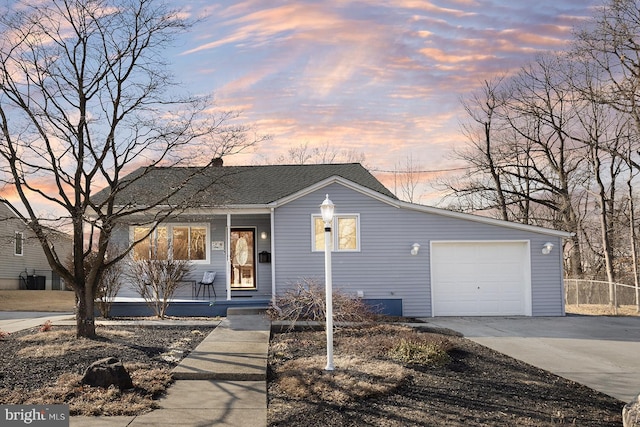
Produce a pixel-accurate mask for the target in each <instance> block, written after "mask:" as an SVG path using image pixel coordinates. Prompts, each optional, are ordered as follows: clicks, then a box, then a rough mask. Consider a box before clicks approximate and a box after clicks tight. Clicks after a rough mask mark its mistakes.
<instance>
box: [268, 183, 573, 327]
mask: <svg viewBox="0 0 640 427" xmlns="http://www.w3.org/2000/svg"><path fill="white" fill-rule="evenodd" d="M325 194H328V195H329V198H330V199H331V200H332V201H333V203H334V204H335V205H336V214H340V213H343V214H359V215H360V239H361V241H360V252H355V253H352V252H333V253H332V267H333V268H332V278H333V284H334V288H336V289H341V290H343V291H345V292H348V293H353V294H355V293H356V292H357V291H360V290H361V291H364V297H365V298H367V299H369V298H370V299H388V298H401V299H402V301H403V302H402V304H403V314H404V315H405V316H420V317H424V316H431V289H430V277H431V271H430V261H429V259H430V253H429V247H430V245H429V243H430V241H432V240H437V241H482V240H494V241H500V240H502V241H509V240H518V241H529V242H530V257H531V259H530V263H531V289H532V295H531V300H532V315H534V316H554V315H555V316H558V315H563V314H564V307H563V288H562V286H563V285H562V260H561V258H560V256H561V252H562V250H561V248H562V242H561V241H560V239H559V238H558V237H552V236H548V235H544V234H539V233H534V232H529V231H522V230H517V229H512V228H506V227H501V226H497V225H491V224H483V223H479V222H475V221H470V220H465V219H459V218H452V217H447V216H443V215H437V214H431V213H425V212H422V211H418V210H410V209H400V208H396V207H394V206H391V205H389V204H387V203H384V202H382V201H379V200H376V199H374V198H371V197H370V196H368V195H365V194H362V193H359V192H357V191H354V190H351V189H349V188H347V187H344V186H342V185H340V184H332V185H329V186H327V187H325V188H324V189H322V190H319V191H316V192H314V193H311V194H308V195H306V196H304V197H301V198H299V199H297V200H294V201H292V202H290V203H288V204H286V205H284V206H282V207H279V208H278V209H277V210H276V215H275V234H276V254H277V261H276V286H277V293H282V292H283V290H284V289H285V288H286V287H287V286H288V284H290V283H292V282H295V281H296V280H299V279H300V278H301V277H307V278H316V279H317V280H318V281H319V283H324V253H323V252H312V248H311V239H312V229H311V227H312V221H311V215H312V214H317V213H319V205H320V204H321V203H322V201H323V200H324V197H325ZM548 241H550V242H552V243H553V244H554V245H555V248H554V250H553V251H552V253H551V254H550V255H542V253H541V248H542V246H543V244H544V243H545V242H548ZM413 243H419V244H420V245H421V247H420V251H419V254H418V255H417V256H412V255H410V250H411V245H412V244H413Z"/></svg>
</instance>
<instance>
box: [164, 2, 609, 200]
mask: <svg viewBox="0 0 640 427" xmlns="http://www.w3.org/2000/svg"><path fill="white" fill-rule="evenodd" d="M600 4H601V2H599V1H592V0H537V1H535V2H534V1H528V0H527V1H524V0H437V1H429V0H388V1H371V0H364V1H357V2H353V1H343V0H329V1H321V2H319V1H295V2H291V1H263V0H251V1H244V2H226V1H223V2H215V4H213V5H212V4H211V3H210V2H208V1H197V0H192V1H188V2H186V3H184V7H185V8H186V10H187V11H188V12H189V13H191V14H192V15H193V16H206V18H205V19H204V20H203V21H202V22H201V23H199V24H198V25H197V26H196V27H195V28H194V30H193V31H192V32H191V33H189V34H188V35H187V36H186V37H185V38H183V39H181V40H180V44H179V46H178V48H179V49H178V50H177V51H176V55H175V57H174V58H173V59H172V62H173V63H174V65H175V70H176V75H177V76H178V77H179V78H180V80H182V81H183V82H184V83H185V85H186V87H187V88H188V89H189V90H190V91H193V92H195V93H203V92H206V93H209V92H213V93H214V94H215V98H216V100H217V104H218V105H219V106H220V107H222V108H232V109H238V110H241V111H242V112H243V118H244V119H245V120H246V121H247V122H248V123H252V124H253V125H254V126H255V127H256V129H257V130H258V131H259V132H261V133H264V134H269V135H271V136H272V139H271V140H270V141H267V142H265V143H263V144H261V145H260V146H259V147H257V149H256V150H255V151H252V152H251V153H247V154H245V155H238V156H234V157H230V158H228V159H225V164H234V165H236V164H253V163H261V162H264V159H265V158H266V159H274V158H276V157H277V156H278V155H281V154H284V153H286V151H287V149H289V148H291V147H297V146H301V145H303V144H308V146H309V147H315V146H325V145H328V146H329V147H331V148H332V149H335V150H352V151H356V152H362V153H364V154H365V162H364V163H365V165H366V166H367V167H369V168H370V169H371V170H372V171H374V173H375V171H390V170H394V169H396V168H400V169H402V167H401V165H402V164H405V163H406V162H407V159H408V158H409V157H411V158H412V161H413V163H414V165H417V166H418V167H419V168H420V169H422V170H426V171H432V170H433V171H437V170H442V169H449V168H456V167H459V166H460V164H456V163H455V162H454V161H452V160H451V159H450V158H449V157H448V156H449V153H450V150H451V148H452V147H454V146H459V145H460V144H461V143H463V142H464V136H463V135H462V134H461V132H460V122H461V120H463V119H465V114H464V112H463V111H462V108H461V104H460V99H461V97H464V96H465V95H466V94H468V93H470V92H472V91H474V90H475V89H476V88H478V87H479V85H480V84H481V82H482V80H483V79H490V78H491V77H493V76H496V75H498V74H500V73H507V74H508V73H512V72H514V71H516V70H517V69H518V68H519V67H521V66H523V65H525V64H526V63H527V62H528V61H530V60H532V59H534V58H535V55H536V53H539V52H543V51H548V50H558V49H562V48H563V47H565V46H566V44H567V42H568V41H569V40H570V39H571V37H572V30H573V28H574V27H575V26H576V25H580V24H581V23H583V22H584V21H585V20H586V19H588V18H589V17H591V16H592V15H593V12H594V10H593V8H594V7H596V6H599V5H600ZM377 175H381V174H380V173H377ZM387 178H388V177H387ZM387 178H384V177H383V178H382V179H383V180H385V181H386V183H387V186H389V188H390V189H391V190H392V191H393V190H394V188H393V184H390V183H389V180H388V179H387ZM425 179H428V177H427V176H425ZM424 191H425V192H428V190H426V189H425V190H424ZM425 198H428V195H426V194H424V195H422V199H425Z"/></svg>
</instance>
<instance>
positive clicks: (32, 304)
mask: <svg viewBox="0 0 640 427" xmlns="http://www.w3.org/2000/svg"><path fill="white" fill-rule="evenodd" d="M74 307H75V294H74V293H73V292H72V291H31V290H0V311H53V312H72V311H73V309H74Z"/></svg>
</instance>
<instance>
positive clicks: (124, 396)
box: [0, 325, 213, 415]
mask: <svg viewBox="0 0 640 427" xmlns="http://www.w3.org/2000/svg"><path fill="white" fill-rule="evenodd" d="M212 330H213V327H196V326H132V325H114V326H97V328H96V332H97V334H98V335H99V337H98V338H97V339H95V340H88V339H76V338H75V327H70V326H55V325H54V326H53V327H52V328H51V330H49V331H39V330H38V328H33V329H30V330H24V331H20V332H16V333H13V334H11V335H8V336H5V337H4V338H3V339H0V404H64V403H66V404H70V407H71V409H70V412H71V415H131V414H135V413H142V412H146V411H148V410H150V409H152V408H153V407H154V404H153V400H154V399H156V398H157V397H159V396H160V395H161V394H162V393H163V391H164V390H165V389H166V387H167V386H168V385H169V384H170V383H171V374H170V371H171V369H172V368H173V367H175V366H176V365H177V364H178V363H179V361H180V360H181V359H182V358H184V357H185V356H186V355H188V354H189V353H190V352H191V351H192V350H193V349H194V348H195V347H196V346H197V345H198V344H199V343H200V342H201V341H202V340H203V339H204V338H205V337H206V336H207V335H208V334H209V333H210V332H211V331H212ZM105 357H116V358H117V359H119V360H120V361H122V363H123V364H125V367H127V366H132V367H135V369H136V370H135V371H133V373H132V377H133V378H134V385H135V388H134V389H131V390H127V391H126V392H122V393H120V392H117V393H116V392H114V391H112V390H105V389H102V390H104V391H100V388H99V387H89V386H82V385H80V384H78V380H79V378H80V377H81V375H82V374H83V373H84V371H85V369H86V368H87V367H88V366H89V365H90V364H91V363H93V362H95V361H96V360H99V359H103V358H105ZM134 374H139V377H138V380H136V377H135V376H134ZM136 383H138V384H137V385H136ZM92 402H93V403H92Z"/></svg>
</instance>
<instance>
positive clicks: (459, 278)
mask: <svg viewBox="0 0 640 427" xmlns="http://www.w3.org/2000/svg"><path fill="white" fill-rule="evenodd" d="M431 254H432V256H431V259H432V261H431V263H432V265H431V271H432V297H433V314H434V316H469V315H476V316H477V315H481V316H492V315H527V314H530V297H529V295H530V286H529V278H528V275H529V273H528V271H529V270H528V260H527V257H528V250H527V244H526V243H525V242H439V243H434V244H433V246H432V252H431ZM528 293H529V295H528Z"/></svg>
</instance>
